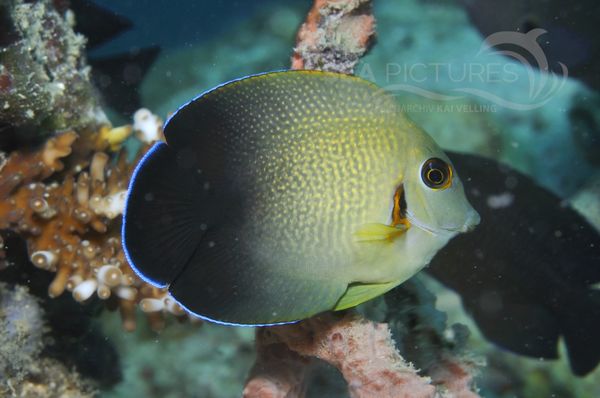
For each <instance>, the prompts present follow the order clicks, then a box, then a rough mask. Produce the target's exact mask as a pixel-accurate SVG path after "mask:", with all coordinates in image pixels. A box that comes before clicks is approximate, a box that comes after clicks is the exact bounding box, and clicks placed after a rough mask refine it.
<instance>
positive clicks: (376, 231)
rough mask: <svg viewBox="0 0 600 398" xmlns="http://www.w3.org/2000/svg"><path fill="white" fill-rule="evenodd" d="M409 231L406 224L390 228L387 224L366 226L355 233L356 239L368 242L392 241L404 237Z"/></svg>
mask: <svg viewBox="0 0 600 398" xmlns="http://www.w3.org/2000/svg"><path fill="white" fill-rule="evenodd" d="M407 229H408V225H406V224H398V225H396V226H394V227H393V226H390V225H385V224H376V223H373V224H365V225H363V226H362V227H361V228H359V229H358V230H357V231H356V232H354V237H355V238H356V240H357V241H359V242H368V241H382V240H387V241H390V242H391V241H392V240H394V239H395V238H397V237H398V236H400V235H402V234H403V233H404V232H406V230H407Z"/></svg>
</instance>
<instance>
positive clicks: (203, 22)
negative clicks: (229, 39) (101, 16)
mask: <svg viewBox="0 0 600 398" xmlns="http://www.w3.org/2000/svg"><path fill="white" fill-rule="evenodd" d="M95 3H96V4H98V5H101V6H104V7H106V8H108V9H110V10H112V11H114V12H116V13H118V14H120V15H122V16H125V17H127V18H128V19H130V20H131V21H132V22H133V28H132V29H130V30H129V31H127V32H125V33H123V34H122V35H121V36H119V37H117V38H116V39H115V40H113V41H111V42H110V43H106V44H105V45H103V46H102V47H100V48H98V49H95V50H94V52H93V54H94V55H105V54H110V53H118V52H124V51H129V50H130V49H131V48H132V47H137V48H143V47H147V46H152V45H158V46H160V47H162V48H177V47H183V46H191V45H194V44H197V43H200V42H203V41H207V40H210V39H211V38H213V37H215V36H217V35H219V34H221V33H224V32H227V31H228V30H229V29H231V27H232V26H233V25H235V24H236V23H238V22H240V21H242V20H244V19H247V18H248V17H250V16H252V15H253V14H254V13H256V12H257V11H258V10H259V9H260V8H264V7H269V6H270V5H272V4H273V3H278V4H282V3H290V1H288V0H284V1H275V0H261V1H225V0H177V1H173V0H123V1H120V0H97V1H95Z"/></svg>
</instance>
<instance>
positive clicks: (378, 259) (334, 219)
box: [123, 71, 479, 325]
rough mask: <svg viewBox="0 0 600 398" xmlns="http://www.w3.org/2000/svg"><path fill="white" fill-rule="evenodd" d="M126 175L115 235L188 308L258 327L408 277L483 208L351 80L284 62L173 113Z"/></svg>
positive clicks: (364, 85) (433, 149)
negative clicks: (119, 231)
mask: <svg viewBox="0 0 600 398" xmlns="http://www.w3.org/2000/svg"><path fill="white" fill-rule="evenodd" d="M165 137H166V141H167V143H166V144H164V143H160V144H157V145H155V146H154V147H153V148H152V149H151V150H150V152H149V153H148V154H147V155H146V156H145V157H144V159H143V160H142V161H141V162H140V164H139V165H138V167H137V169H136V172H135V173H134V176H133V178H132V182H131V186H130V190H129V195H128V199H127V205H126V211H125V215H124V222H123V243H124V247H125V250H126V253H127V257H128V260H129V262H130V264H131V265H132V267H133V268H134V269H135V270H136V271H137V272H138V274H139V275H140V276H141V277H142V278H144V279H145V280H146V281H148V282H150V283H152V284H154V285H156V286H162V287H165V286H168V287H169V291H170V294H171V295H172V296H173V297H174V298H175V299H176V300H177V301H178V302H179V303H180V304H181V305H182V306H183V307H184V308H186V309H187V310H188V311H189V312H191V313H193V314H195V315H197V316H199V317H202V318H204V319H208V320H211V321H215V322H220V323H225V324H236V325H265V324H277V323H284V322H291V321H295V320H298V319H302V318H306V317H308V316H311V315H313V314H316V313H319V312H322V311H326V310H332V309H343V308H348V307H351V306H354V305H357V304H360V303H361V302H363V301H366V300H368V299H370V298H372V297H375V296H377V295H379V294H382V293H384V292H385V291H387V290H389V289H391V288H393V287H394V286H396V285H398V284H400V283H402V282H404V281H405V280H407V279H408V278H410V277H411V276H412V275H414V274H415V273H416V272H418V271H419V270H420V269H422V268H423V267H424V266H425V265H427V264H428V262H429V261H430V260H431V258H432V257H433V255H434V254H435V253H436V252H437V251H438V250H439V249H440V248H441V247H443V246H444V245H445V244H446V243H447V242H448V240H449V239H450V238H452V236H454V235H456V234H457V233H459V232H461V231H467V230H468V229H470V228H472V227H474V226H475V225H476V224H477V223H478V222H479V216H478V214H477V213H476V212H475V210H473V209H472V207H471V206H470V205H469V203H468V202H467V200H466V198H465V195H464V191H463V187H462V184H461V182H460V179H459V178H458V176H457V174H456V172H455V171H454V170H453V169H452V165H451V163H450V161H449V159H448V158H447V157H446V155H445V154H444V153H443V152H442V151H441V150H440V149H439V147H438V146H437V145H436V144H435V143H434V142H433V140H432V139H431V138H430V137H429V136H428V135H427V134H426V133H425V132H424V131H423V130H421V129H420V128H419V127H417V126H416V125H415V124H414V123H413V122H412V121H410V120H409V119H408V118H407V117H406V116H405V115H404V114H403V113H402V112H401V111H400V109H399V105H398V104H397V103H396V101H395V99H394V98H393V97H392V96H391V95H390V94H388V93H386V92H385V91H384V90H382V89H381V88H378V87H377V86H375V85H374V84H372V83H369V82H367V81H365V80H362V79H360V78H357V77H354V76H349V75H342V74H336V73H328V72H317V71H287V72H273V73H267V74H262V75H256V76H251V77H247V78H244V79H240V80H237V81H233V82H230V83H227V84H224V85H222V86H219V87H217V88H215V89H213V90H211V91H209V92H207V93H205V94H203V95H201V96H199V97H198V98H196V99H194V100H193V101H191V102H190V103H188V104H186V105H184V106H183V107H181V108H180V109H179V110H178V111H177V112H176V113H175V114H174V115H173V116H172V117H171V119H169V121H168V122H167V123H166V125H165Z"/></svg>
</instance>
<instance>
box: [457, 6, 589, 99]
mask: <svg viewBox="0 0 600 398" xmlns="http://www.w3.org/2000/svg"><path fill="white" fill-rule="evenodd" d="M461 3H463V4H464V6H465V7H466V9H467V11H468V13H469V16H470V18H471V21H472V22H473V24H474V25H475V26H476V27H477V29H479V31H480V32H481V33H482V34H483V36H485V37H487V36H489V35H491V34H493V33H496V32H501V31H519V32H522V33H527V32H529V31H532V30H534V29H544V30H546V31H547V32H546V33H545V34H544V35H543V36H541V37H540V39H539V40H538V42H539V44H540V46H541V47H542V49H543V50H544V53H545V54H546V56H547V57H548V63H549V67H550V69H551V70H554V71H557V72H559V73H560V68H559V62H562V63H564V64H565V65H566V66H567V68H568V70H569V76H573V77H576V78H579V79H581V80H583V81H584V82H585V83H586V84H588V85H589V86H590V87H592V88H594V89H596V90H600V73H598V69H599V68H600V40H598V36H600V24H598V21H597V19H598V18H597V16H598V15H600V2H598V1H596V0H586V1H570V2H569V1H567V2H565V1H560V0H506V1H497V0H461ZM594 16H595V17H596V18H594ZM517 50H518V49H517ZM522 55H523V56H525V57H526V58H527V56H528V54H522Z"/></svg>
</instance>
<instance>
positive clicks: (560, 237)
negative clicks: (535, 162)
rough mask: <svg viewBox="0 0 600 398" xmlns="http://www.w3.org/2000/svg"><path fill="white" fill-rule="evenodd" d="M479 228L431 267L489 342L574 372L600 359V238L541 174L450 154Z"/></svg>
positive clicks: (440, 255) (581, 372) (457, 240)
mask: <svg viewBox="0 0 600 398" xmlns="http://www.w3.org/2000/svg"><path fill="white" fill-rule="evenodd" d="M448 156H449V157H450V159H451V160H452V162H453V163H454V165H455V167H456V169H457V170H458V171H459V172H460V174H461V176H462V178H463V182H464V185H465V193H466V194H467V197H468V200H469V202H471V203H472V204H473V207H475V209H476V210H477V211H478V212H479V214H480V215H481V223H480V225H479V226H478V227H477V229H476V230H475V231H473V232H471V233H468V234H461V235H459V236H457V237H456V238H454V239H453V240H452V241H450V242H449V243H448V245H447V246H445V247H444V248H442V249H441V250H440V251H439V252H438V253H437V255H436V256H435V258H434V259H433V261H432V262H431V264H430V266H429V268H428V269H427V270H428V273H429V274H431V275H433V276H434V277H435V278H436V279H438V280H439V281H441V282H442V283H443V284H445V285H447V286H448V287H450V288H452V289H453V290H456V291H457V292H458V293H459V294H460V295H461V297H462V302H463V305H464V307H465V308H466V310H467V311H468V312H469V313H470V314H471V315H472V316H473V318H474V319H475V321H476V322H477V324H478V326H479V328H480V329H481V331H482V333H483V334H484V335H485V337H486V338H488V339H489V340H491V341H492V342H494V343H496V344H498V345H499V346H501V347H503V348H506V349H508V350H510V351H513V352H516V353H518V354H523V355H527V356H532V357H537V358H557V357H558V351H557V344H558V339H559V337H562V338H564V341H565V343H566V346H567V350H568V354H569V361H570V364H571V368H572V370H573V372H574V373H575V374H577V375H585V374H586V373H588V372H590V371H592V370H593V369H594V368H595V367H596V366H597V364H598V362H599V361H600V291H599V290H596V289H594V288H592V285H593V284H595V283H598V282H600V235H599V234H598V232H597V231H596V230H595V229H594V228H593V227H592V226H591V225H590V224H589V223H588V222H587V221H586V220H585V219H584V218H583V217H582V216H581V215H580V214H579V213H577V212H576V211H575V210H573V209H571V208H570V207H569V206H568V205H567V204H566V203H565V202H564V201H563V200H561V199H560V198H558V197H556V196H555V195H554V194H552V193H551V192H549V191H547V190H546V189H544V188H541V187H539V186H537V185H536V184H535V183H534V182H533V181H532V180H531V178H529V177H527V176H525V175H523V174H522V173H519V172H517V171H515V170H513V169H511V168H510V167H508V166H506V165H503V164H501V163H498V162H496V161H494V160H490V159H485V158H482V157H479V156H473V155H463V154H458V153H453V152H450V153H448Z"/></svg>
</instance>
